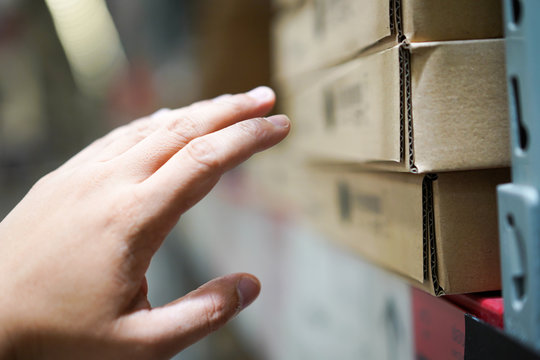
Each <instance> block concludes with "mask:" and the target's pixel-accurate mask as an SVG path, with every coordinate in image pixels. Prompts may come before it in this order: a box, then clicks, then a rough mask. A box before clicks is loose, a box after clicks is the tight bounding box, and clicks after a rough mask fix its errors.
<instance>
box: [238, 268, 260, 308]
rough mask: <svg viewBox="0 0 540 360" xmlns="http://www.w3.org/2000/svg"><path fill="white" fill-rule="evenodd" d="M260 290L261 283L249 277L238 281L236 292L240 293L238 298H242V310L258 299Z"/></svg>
mask: <svg viewBox="0 0 540 360" xmlns="http://www.w3.org/2000/svg"><path fill="white" fill-rule="evenodd" d="M260 289H261V286H260V284H259V282H258V281H257V280H255V279H253V278H251V277H249V276H244V277H243V278H242V279H240V281H238V284H236V290H237V291H238V297H239V298H240V310H243V309H245V308H246V307H247V306H248V305H249V304H251V303H252V302H253V300H255V299H256V298H257V295H259V291H260Z"/></svg>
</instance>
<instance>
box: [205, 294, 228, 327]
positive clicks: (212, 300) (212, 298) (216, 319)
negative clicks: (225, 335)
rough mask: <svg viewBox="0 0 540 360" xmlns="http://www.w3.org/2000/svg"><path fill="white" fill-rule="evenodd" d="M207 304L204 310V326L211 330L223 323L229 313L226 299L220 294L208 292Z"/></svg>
mask: <svg viewBox="0 0 540 360" xmlns="http://www.w3.org/2000/svg"><path fill="white" fill-rule="evenodd" d="M208 297H209V305H208V310H207V312H206V327H207V329H208V332H213V331H216V330H217V329H219V328H220V327H222V326H223V325H225V323H226V322H227V320H228V318H229V317H230V315H232V314H231V311H230V310H231V309H230V307H229V306H228V303H227V301H226V299H225V298H224V297H222V296H216V295H213V294H209V295H208Z"/></svg>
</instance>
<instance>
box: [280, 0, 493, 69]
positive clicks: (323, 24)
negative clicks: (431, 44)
mask: <svg viewBox="0 0 540 360" xmlns="http://www.w3.org/2000/svg"><path fill="white" fill-rule="evenodd" d="M502 35H503V30H502V11H501V3H500V1H498V0H474V1H472V0H452V1H448V0H429V1H425V0H376V1H358V0H311V1H306V2H305V3H304V4H303V5H302V6H301V7H300V8H296V9H293V10H291V11H286V12H284V13H282V14H280V15H279V16H278V17H277V18H276V21H275V24H274V40H275V46H274V49H275V51H276V62H275V70H276V73H277V76H278V78H280V79H283V78H288V77H290V76H292V75H297V74H301V73H305V72H308V71H311V70H314V69H317V68H321V67H324V66H327V65H330V64H336V63H339V62H342V61H343V60H345V59H347V58H350V57H352V56H353V55H355V54H358V53H359V52H361V51H364V50H366V49H368V48H370V47H375V48H377V47H378V48H381V47H382V48H388V47H392V46H394V45H395V44H396V43H397V42H398V41H402V40H404V39H406V40H407V41H409V42H419V41H443V40H467V39H483V38H496V37H502Z"/></svg>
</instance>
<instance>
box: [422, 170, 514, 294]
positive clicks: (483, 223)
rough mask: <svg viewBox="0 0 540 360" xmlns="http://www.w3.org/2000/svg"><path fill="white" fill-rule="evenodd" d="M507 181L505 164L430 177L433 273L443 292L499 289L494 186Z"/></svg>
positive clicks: (508, 176)
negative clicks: (483, 169) (436, 275)
mask: <svg viewBox="0 0 540 360" xmlns="http://www.w3.org/2000/svg"><path fill="white" fill-rule="evenodd" d="M509 180H510V173H509V171H508V170H507V169H497V170H487V171H467V172H455V173H441V174H439V175H438V179H437V180H436V181H434V183H433V194H434V198H433V199H434V212H435V214H436V216H435V233H436V254H437V262H438V270H437V274H438V278H439V282H440V286H441V287H442V289H443V290H444V291H445V292H447V293H462V292H471V291H489V290H498V289H500V286H501V284H500V263H499V236H498V226H497V201H496V200H497V199H496V185H497V184H500V183H505V182H508V181H509ZM480 204H481V206H480ZM457 224H459V226H457ZM471 284H474V288H471Z"/></svg>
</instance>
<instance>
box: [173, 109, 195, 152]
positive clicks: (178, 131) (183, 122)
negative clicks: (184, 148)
mask: <svg viewBox="0 0 540 360" xmlns="http://www.w3.org/2000/svg"><path fill="white" fill-rule="evenodd" d="M165 129H166V130H167V132H169V133H170V134H172V136H174V138H175V139H177V140H178V141H179V142H180V143H181V144H183V145H185V144H187V143H188V142H189V140H190V139H192V138H193V137H194V136H195V134H197V129H198V127H197V125H196V121H195V120H194V119H193V118H192V117H189V116H183V117H174V118H170V119H168V120H167V121H166V123H165Z"/></svg>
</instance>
